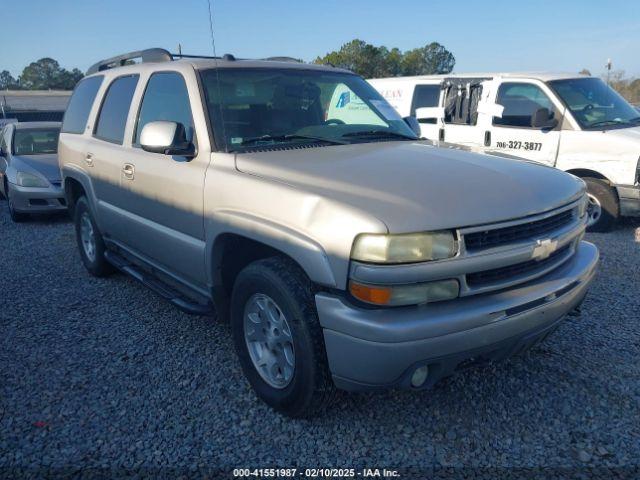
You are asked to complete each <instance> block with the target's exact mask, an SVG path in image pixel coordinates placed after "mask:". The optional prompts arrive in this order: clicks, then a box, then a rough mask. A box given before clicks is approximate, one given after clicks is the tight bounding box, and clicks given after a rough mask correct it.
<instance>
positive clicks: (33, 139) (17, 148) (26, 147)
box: [13, 128, 60, 155]
mask: <svg viewBox="0 0 640 480" xmlns="http://www.w3.org/2000/svg"><path fill="white" fill-rule="evenodd" d="M59 135H60V128H29V129H17V130H16V131H15V132H14V134H13V154H14V155H43V154H47V153H57V152H58V136H59Z"/></svg>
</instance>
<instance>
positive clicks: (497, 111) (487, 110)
mask: <svg viewBox="0 0 640 480" xmlns="http://www.w3.org/2000/svg"><path fill="white" fill-rule="evenodd" d="M478 113H483V114H485V115H489V116H490V117H497V118H502V114H503V113H504V106H503V105H500V104H499V103H491V102H480V103H479V104H478Z"/></svg>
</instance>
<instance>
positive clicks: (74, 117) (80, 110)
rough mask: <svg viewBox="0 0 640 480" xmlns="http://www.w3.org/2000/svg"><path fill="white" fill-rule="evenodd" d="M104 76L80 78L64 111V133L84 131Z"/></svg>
mask: <svg viewBox="0 0 640 480" xmlns="http://www.w3.org/2000/svg"><path fill="white" fill-rule="evenodd" d="M103 78H104V77H103V76H102V75H100V76H97V77H89V78H85V79H84V80H80V82H79V83H78V85H77V86H76V88H75V90H74V91H73V95H71V99H70V100H69V105H68V106H67V110H66V112H65V113H64V119H63V120H62V132H63V133H83V132H84V129H85V126H86V125H87V119H88V118H89V112H90V111H91V107H92V106H93V101H94V100H95V99H96V94H97V93H98V89H99V88H100V85H101V84H102V80H103Z"/></svg>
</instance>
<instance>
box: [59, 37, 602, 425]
mask: <svg viewBox="0 0 640 480" xmlns="http://www.w3.org/2000/svg"><path fill="white" fill-rule="evenodd" d="M134 57H139V58H140V60H141V61H139V63H136V64H132V65H129V63H132V62H131V60H132V59H133V58H134ZM410 126H414V127H415V123H413V122H411V121H408V119H402V118H400V117H399V116H398V114H397V113H395V111H394V110H393V109H392V108H391V107H390V106H389V104H388V103H387V102H386V101H385V100H384V99H383V98H382V97H381V96H380V95H379V94H378V93H377V92H376V91H375V90H374V89H373V88H372V87H371V86H370V85H369V84H367V83H366V82H365V81H364V80H363V79H362V78H361V77H359V76H357V75H354V74H352V73H350V72H348V71H345V70H340V69H337V68H333V67H330V66H318V65H307V64H302V63H296V62H291V61H283V60H282V59H279V60H278V61H274V60H261V61H255V60H237V59H235V58H234V57H232V56H229V55H226V56H224V57H222V58H191V57H190V58H180V59H178V58H177V57H176V56H174V55H171V54H169V53H168V52H166V51H164V50H161V49H153V50H146V51H141V52H133V53H132V54H128V55H122V56H120V57H115V58H112V59H108V60H105V61H103V62H99V63H98V64H96V65H95V66H93V67H92V68H91V69H90V71H89V75H88V76H87V77H86V78H85V79H84V80H82V81H81V82H80V83H79V84H78V86H77V87H76V89H75V92H74V94H73V97H72V98H71V101H70V104H69V107H68V110H67V112H66V115H65V118H64V122H63V126H62V133H61V135H60V143H59V157H60V166H61V170H62V175H63V180H64V188H65V191H66V195H67V203H68V204H69V206H70V208H71V209H72V212H73V215H74V218H75V228H76V233H77V239H78V245H79V249H80V255H81V258H82V261H83V263H84V265H85V266H86V268H87V269H88V270H89V272H90V273H92V274H93V275H98V276H102V275H106V274H107V273H109V272H110V271H112V270H113V268H114V267H115V268H118V269H120V270H122V271H124V272H127V273H128V274H130V275H132V276H133V277H135V278H136V279H138V280H140V281H141V282H143V283H144V284H145V285H147V286H148V287H150V288H152V289H153V290H155V291H156V292H157V293H159V294H160V295H161V296H163V297H166V298H167V299H169V300H170V301H171V302H172V303H174V304H175V305H176V306H178V307H179V308H181V309H183V310H185V311H187V312H190V313H196V314H208V313H210V312H213V311H215V312H216V313H217V315H218V317H219V318H221V319H229V321H230V322H231V329H232V332H233V340H234V343H235V348H236V350H237V354H238V357H239V359H240V363H241V365H242V368H243V370H244V373H245V375H246V376H247V378H248V380H249V382H250V383H251V385H252V386H253V388H254V390H255V391H256V393H257V395H258V396H259V397H260V398H261V399H263V400H264V401H265V402H266V403H268V404H269V405H271V406H272V407H274V408H275V409H277V410H279V411H281V412H283V413H285V414H287V415H290V416H310V415H313V414H314V413H316V412H318V411H319V410H320V409H322V408H323V407H324V406H325V405H327V403H328V402H329V401H330V400H331V399H332V398H333V397H334V394H335V392H336V389H337V388H339V389H345V390H362V389H372V388H389V387H403V388H412V389H422V388H427V387H429V386H431V385H433V384H434V383H435V382H436V381H438V380H439V379H441V378H443V377H445V376H447V375H450V374H452V373H454V372H455V371H458V370H460V369H461V368H465V367H467V366H469V365H473V364H476V363H479V362H484V361H491V360H499V359H502V358H505V357H507V356H510V355H513V354H516V353H519V352H522V351H524V350H526V349H528V348H529V347H531V346H532V345H533V344H535V343H537V342H538V341H540V340H542V339H544V338H545V337H546V336H547V335H548V334H549V333H550V332H552V331H553V330H554V329H555V328H556V327H557V325H558V323H559V322H560V321H561V320H562V319H563V317H564V316H565V315H566V314H567V313H568V312H571V311H572V310H574V309H576V308H577V307H578V306H579V305H580V303H581V301H582V300H583V298H584V296H585V294H586V292H587V289H588V286H589V284H590V283H591V281H592V279H593V277H594V274H595V271H596V265H597V263H598V251H597V249H596V247H595V246H593V245H592V244H590V243H587V242H584V241H582V237H583V234H584V230H585V225H586V221H587V216H586V215H585V210H586V196H585V185H584V183H583V182H582V180H580V179H578V178H576V177H574V176H572V175H568V174H566V173H563V172H561V171H558V170H555V169H553V168H549V167H544V166H540V165H535V164H532V163H529V162H526V161H514V160H510V159H501V158H496V157H485V156H481V155H477V154H473V153H469V152H463V151H458V150H454V149H441V148H435V147H434V146H432V145H431V144H430V143H428V142H425V141H419V140H418V139H417V137H416V135H415V133H414V131H413V130H412V128H411V127H410Z"/></svg>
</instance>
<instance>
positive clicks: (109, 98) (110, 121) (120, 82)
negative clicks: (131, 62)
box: [94, 75, 138, 144]
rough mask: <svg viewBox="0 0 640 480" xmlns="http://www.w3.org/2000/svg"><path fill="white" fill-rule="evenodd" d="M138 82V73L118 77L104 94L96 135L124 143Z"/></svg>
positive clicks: (103, 138)
mask: <svg viewBox="0 0 640 480" xmlns="http://www.w3.org/2000/svg"><path fill="white" fill-rule="evenodd" d="M137 84H138V75H127V76H126V77H118V78H116V79H115V80H114V81H113V82H111V85H109V89H108V90H107V93H106V94H105V96H104V100H103V101H102V107H101V108H100V114H99V115H98V121H97V124H96V128H95V130H94V133H95V136H96V137H97V138H99V139H101V140H106V141H107V142H112V143H119V144H122V141H123V140H124V129H125V126H126V125H127V116H128V115H129V108H130V107H131V99H132V98H133V92H135V90H136V85H137Z"/></svg>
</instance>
